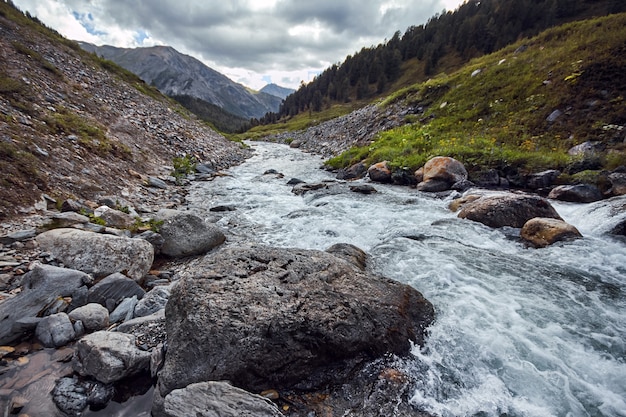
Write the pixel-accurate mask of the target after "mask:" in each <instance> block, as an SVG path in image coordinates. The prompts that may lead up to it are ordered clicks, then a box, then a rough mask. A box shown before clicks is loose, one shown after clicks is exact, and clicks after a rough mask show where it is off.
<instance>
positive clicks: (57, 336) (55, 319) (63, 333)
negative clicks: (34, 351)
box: [35, 313, 76, 348]
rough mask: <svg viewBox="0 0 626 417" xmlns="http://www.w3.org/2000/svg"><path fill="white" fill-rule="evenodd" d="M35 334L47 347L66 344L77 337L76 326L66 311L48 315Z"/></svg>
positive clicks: (42, 320)
mask: <svg viewBox="0 0 626 417" xmlns="http://www.w3.org/2000/svg"><path fill="white" fill-rule="evenodd" d="M35 336H36V337H37V339H39V341H40V342H41V344H42V345H44V346H45V347H55V348H56V347H61V346H65V345H66V344H68V343H69V342H71V341H72V340H74V338H75V337H76V332H75V331H74V326H73V325H72V322H71V321H70V318H69V317H68V315H67V314H65V313H57V314H52V315H50V316H46V317H44V318H43V319H41V321H40V322H39V324H37V328H36V329H35Z"/></svg>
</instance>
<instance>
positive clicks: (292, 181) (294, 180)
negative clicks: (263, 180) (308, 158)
mask: <svg viewBox="0 0 626 417" xmlns="http://www.w3.org/2000/svg"><path fill="white" fill-rule="evenodd" d="M303 182H304V181H303V180H301V179H300V178H292V179H290V180H289V181H287V185H296V184H302V183H303Z"/></svg>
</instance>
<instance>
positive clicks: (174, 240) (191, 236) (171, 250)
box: [159, 212, 226, 258]
mask: <svg viewBox="0 0 626 417" xmlns="http://www.w3.org/2000/svg"><path fill="white" fill-rule="evenodd" d="M159 233H160V235H161V236H162V237H163V245H162V246H161V253H162V254H163V255H166V256H170V257H175V258H177V257H185V256H193V255H202V254H204V253H206V252H208V251H210V250H211V249H214V248H216V247H218V246H219V245H221V244H222V243H224V241H225V240H226V236H224V233H223V232H222V231H221V230H220V228H219V227H217V226H215V225H213V224H209V223H206V222H205V221H204V220H202V219H201V218H200V217H198V216H196V215H194V214H192V213H185V212H176V213H169V212H168V213H167V215H166V216H165V217H164V218H163V224H162V225H161V226H160V229H159Z"/></svg>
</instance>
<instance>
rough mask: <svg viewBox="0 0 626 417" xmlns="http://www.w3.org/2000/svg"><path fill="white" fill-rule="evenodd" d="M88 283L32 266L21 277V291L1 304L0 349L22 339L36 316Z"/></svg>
mask: <svg viewBox="0 0 626 417" xmlns="http://www.w3.org/2000/svg"><path fill="white" fill-rule="evenodd" d="M91 282H92V279H91V277H90V276H89V275H87V274H85V273H84V272H80V271H76V270H73V269H67V268H59V267H56V266H51V265H43V264H39V263H36V264H34V266H33V269H32V271H30V272H28V273H27V274H26V275H25V276H24V279H23V284H22V291H21V292H20V293H19V294H17V295H16V296H14V297H11V298H8V299H6V300H4V301H2V302H1V303H0V345H5V344H8V343H11V342H13V341H15V340H18V339H20V338H22V337H23V336H25V333H27V332H28V331H30V330H32V329H34V328H35V326H36V325H37V323H38V322H39V321H40V320H39V319H37V316H38V315H39V313H40V312H41V311H42V310H43V309H44V308H45V307H46V306H47V305H49V304H50V303H51V302H53V301H54V300H56V299H58V298H60V297H69V296H71V295H72V294H73V293H74V292H75V291H76V289H78V288H80V287H82V286H84V285H85V284H87V283H91ZM20 323H21V324H20ZM33 325H34V326H33Z"/></svg>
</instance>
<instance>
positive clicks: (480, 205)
mask: <svg viewBox="0 0 626 417" xmlns="http://www.w3.org/2000/svg"><path fill="white" fill-rule="evenodd" d="M468 200H469V199H468ZM458 216H459V217H460V218H462V219H468V220H473V221H476V222H479V223H482V224H484V225H486V226H489V227H496V228H497V227H504V226H510V227H517V228H521V227H522V226H524V224H525V223H526V222H527V221H528V220H530V219H532V218H534V217H549V218H553V219H559V220H562V219H561V217H560V216H559V214H558V213H557V212H556V210H555V209H554V208H553V207H552V205H551V204H550V203H549V202H548V200H546V199H545V198H541V197H539V196H536V195H530V194H528V195H526V194H512V193H511V194H496V195H485V196H481V197H480V198H478V199H476V200H474V201H468V202H467V203H466V204H464V205H463V206H462V207H461V211H460V212H459V215H458Z"/></svg>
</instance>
